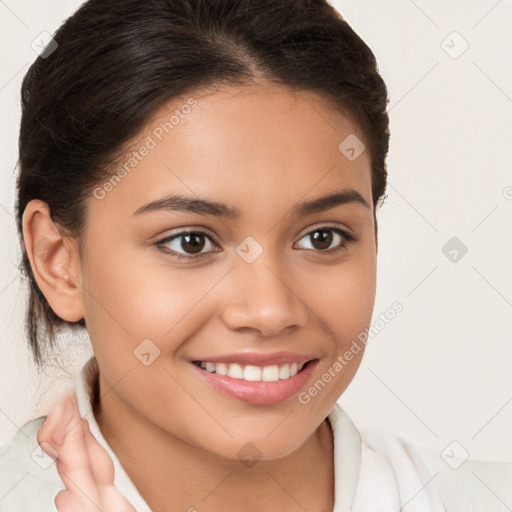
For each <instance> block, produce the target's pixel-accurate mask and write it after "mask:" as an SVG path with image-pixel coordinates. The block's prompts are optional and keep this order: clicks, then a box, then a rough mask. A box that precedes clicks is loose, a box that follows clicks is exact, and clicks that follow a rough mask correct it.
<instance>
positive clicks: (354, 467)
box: [75, 356, 361, 512]
mask: <svg viewBox="0 0 512 512" xmlns="http://www.w3.org/2000/svg"><path fill="white" fill-rule="evenodd" d="M97 375H98V365H97V361H96V358H95V357H94V356H93V357H92V358H91V359H89V361H87V363H85V365H84V366H83V368H82V370H81V372H80V373H79V374H78V376H77V378H76V382H75V391H76V394H77V399H78V408H79V410H80V415H81V416H82V417H83V418H86V419H87V421H88V422H89V426H90V429H91V432H92V434H93V435H94V437H95V438H96V439H97V440H98V442H99V443H100V444H101V445H102V446H103V447H104V448H105V450H106V451H107V453H108V454H109V455H110V458H111V459H112V461H113V463H114V469H115V477H114V485H115V486H116V487H117V489H118V490H119V492H120V493H121V494H123V496H125V497H126V498H127V499H128V501H130V503H131V504H132V505H133V506H134V507H135V509H136V510H137V512H149V511H150V508H149V506H148V505H147V503H146V502H145V501H144V499H143V498H142V496H141V495H140V494H139V492H138V491H137V488H136V487H135V485H134V484H133V482H132V481H131V480H130V477H129V476H128V475H127V473H126V471H125V470H124V468H123V467H122V466H121V463H120V462H119V459H118V458H117V456H116V454H115V453H114V452H113V450H112V448H111V447H110V446H109V444H108V443H107V441H106V440H105V438H104V437H103V434H102V433H101V431H100V428H99V426H98V423H97V422H96V419H95V417H94V414H93V411H92V404H91V402H92V393H93V391H94V390H93V387H94V384H95V382H96V379H97ZM327 419H328V420H329V422H330V424H331V429H332V432H333V437H334V498H335V499H334V508H333V512H349V511H350V510H351V508H352V503H353V500H354V496H355V493H356V488H357V484H358V480H359V468H360V459H361V438H360V436H359V432H358V431H357V429H356V427H355V426H354V424H353V423H352V421H351V420H350V418H349V417H348V415H347V414H346V413H345V411H344V410H343V409H342V408H341V407H340V406H339V404H337V403H336V404H334V407H333V408H332V409H331V412H330V413H329V415H328V416H327Z"/></svg>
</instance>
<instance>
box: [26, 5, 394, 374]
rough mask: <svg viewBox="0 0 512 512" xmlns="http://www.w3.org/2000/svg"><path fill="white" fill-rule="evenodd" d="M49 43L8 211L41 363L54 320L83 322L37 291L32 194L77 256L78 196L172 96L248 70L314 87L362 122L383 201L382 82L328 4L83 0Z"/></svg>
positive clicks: (82, 215)
mask: <svg viewBox="0 0 512 512" xmlns="http://www.w3.org/2000/svg"><path fill="white" fill-rule="evenodd" d="M53 38H54V40H55V41H56V43H57V47H56V48H55V49H54V50H53V51H50V50H51V47H50V46H49V47H48V49H47V52H46V53H43V54H42V55H41V56H39V57H38V58H37V59H36V60H35V62H34V63H33V64H32V66H31V67H30V69H29V70H28V72H27V74H26V75H25V77H24V79H23V84H22V88H21V100H22V119H21V128H20V136H19V176H18V180H17V199H16V216H17V228H18V234H19V238H20V244H21V248H22V261H21V270H22V273H23V274H25V275H26V277H27V278H28V280H29V285H30V296H29V304H28V309H27V319H26V320H27V321H26V329H27V335H28V341H29V344H30V347H31V349H32V352H33V355H34V360H35V362H36V363H37V364H38V365H42V364H43V363H44V355H45V350H46V348H50V347H52V346H53V344H54V337H55V329H56V328H57V327H65V326H66V324H67V325H68V326H78V325H80V326H83V327H85V322H84V320H83V319H82V320H80V321H78V322H66V321H64V320H63V319H61V318H60V317H58V316H57V315H56V314H55V313H54V311H53V310H52V309H51V307H50V305H49V304H48V302H47V300H46V298H45V297H44V295H43V293H42V292H41V290H40V289H39V287H38V285H37V283H36V281H35V279H34V274H33V271H32V269H31V265H30V261H29V259H28V256H27V252H26V248H25V244H24V240H23V233H22V216H23V212H24V210H25V208H26V206H27V204H28V203H29V201H31V200H32V199H40V200H42V201H44V202H45V203H47V204H48V207H49V210H50V214H51V218H52V220H53V221H54V222H55V223H56V224H57V225H58V226H59V229H62V231H63V232H65V233H66V234H68V235H69V236H72V237H74V238H76V239H77V241H78V245H79V248H80V251H82V249H83V246H82V245H81V243H80V242H81V238H82V235H83V232H84V229H85V228H84V226H85V225H86V214H87V212H86V209H85V199H86V198H87V197H89V196H90V195H91V192H92V190H93V189H94V188H95V187H96V186H97V185H98V184H99V183H101V182H102V181H103V180H104V179H105V178H106V177H108V176H111V174H109V173H111V170H112V168H113V164H114V163H115V161H116V160H117V159H118V157H119V155H120V154H121V151H122V149H123V145H124V144H126V143H127V142H128V141H130V140H131V139H132V138H133V137H135V136H136V135H137V133H138V132H139V131H140V130H141V129H142V128H143V127H144V125H145V123H147V122H148V119H149V118H150V116H151V115H152V114H154V113H155V112H156V111H157V110H158V109H159V108H160V107H162V106H163V105H164V104H165V103H167V102H168V101H171V100H173V99H175V98H178V97H182V96H184V95H186V94H190V93H192V92H193V91H199V90H201V88H207V87H208V88H209V87H215V86H217V85H222V84H243V83H245V82H248V81H250V80H253V79H254V78H255V77H262V78H265V79H268V80H271V81H272V82H274V83H276V84H281V85H284V86H288V87H290V88H292V89H295V90H307V91H313V92H315V93H317V94H319V95H321V96H323V97H324V98H327V99H329V100H331V101H332V102H333V105H335V107H336V109H337V110H339V112H340V113H342V114H345V115H348V116H349V118H350V119H351V120H352V121H353V122H355V123H356V124H357V126H359V127H360V128H361V130H362V133H363V134H364V136H365V144H366V146H367V148H368V150H369V154H370V157H371V172H372V176H371V178H372V200H373V206H374V213H375V208H376V206H377V204H378V202H379V200H381V199H382V198H383V197H384V193H385V188H386V182H387V171H386V165H385V158H386V155H387V152H388V144H389V126H388V125H389V119H388V115H387V111H386V108H387V103H388V97H387V89H386V86H385V84H384V82H383V80H382V78H381V77H380V75H379V73H378V68H377V64H376V61H375V57H374V55H373V53H372V51H371V50H370V49H369V47H368V46H367V45H366V44H365V43H364V42H363V41H362V39H361V38H360V37H359V36H358V35H357V34H356V33H355V32H354V31H353V30H352V28H351V27H350V26H349V25H348V23H347V22H346V21H345V20H344V19H343V18H342V16H341V15H340V14H339V13H338V11H336V10H335V9H334V8H333V7H332V6H331V5H329V4H328V3H327V2H326V1H325V0H257V1H255V0H144V1H140V0H89V1H87V2H86V3H84V4H83V5H82V6H81V7H80V8H79V9H78V10H77V11H76V13H75V14H74V15H73V16H71V17H70V18H68V19H67V20H66V21H65V22H64V23H63V24H62V26H61V27H60V28H59V29H58V30H57V31H56V32H55V34H53ZM54 46H55V45H54ZM340 142H341V141H340Z"/></svg>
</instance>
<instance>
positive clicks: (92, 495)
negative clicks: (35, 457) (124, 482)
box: [37, 391, 137, 512]
mask: <svg viewBox="0 0 512 512" xmlns="http://www.w3.org/2000/svg"><path fill="white" fill-rule="evenodd" d="M37 442H38V443H39V445H40V446H41V449H42V450H43V451H44V452H45V453H47V454H48V455H50V456H51V457H53V458H55V463H56V465H57V470H58V472H59V475H60V477H61V479H62V482H63V483H64V485H65V486H66V489H65V490H62V491H60V492H59V493H58V494H57V496H56V497H55V506H56V507H57V510H58V511H59V512H98V510H103V511H105V512H137V511H136V510H135V509H134V508H133V506H132V505H131V504H130V503H129V502H128V500H127V499H126V498H125V497H124V496H123V495H122V494H121V493H120V492H119V491H118V490H117V489H116V487H115V486H114V464H113V462H112V459H111V458H110V456H109V455H108V453H107V452H106V451H105V449H104V448H103V446H101V444H100V443H98V441H97V440H96V438H95V437H94V436H93V435H92V434H91V431H90V429H89V422H88V421H87V420H86V419H85V418H82V417H81V416H80V412H79V409H78V403H77V400H76V395H75V393H74V391H73V392H67V393H65V394H64V395H63V396H62V397H61V398H59V400H58V401H57V403H55V404H54V406H53V407H52V409H51V410H50V412H49V413H48V415H47V418H46V420H45V422H44V423H43V425H42V426H41V428H40V429H39V432H38V434H37Z"/></svg>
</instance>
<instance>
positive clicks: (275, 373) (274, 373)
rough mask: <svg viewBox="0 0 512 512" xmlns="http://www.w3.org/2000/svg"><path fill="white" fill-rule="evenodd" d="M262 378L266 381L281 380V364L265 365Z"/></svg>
mask: <svg viewBox="0 0 512 512" xmlns="http://www.w3.org/2000/svg"><path fill="white" fill-rule="evenodd" d="M283 366H284V365H283ZM261 380H262V381H264V382H275V381H277V380H279V366H277V364H274V365H273V366H264V367H263V370H261Z"/></svg>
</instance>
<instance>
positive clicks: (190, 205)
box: [132, 189, 370, 219]
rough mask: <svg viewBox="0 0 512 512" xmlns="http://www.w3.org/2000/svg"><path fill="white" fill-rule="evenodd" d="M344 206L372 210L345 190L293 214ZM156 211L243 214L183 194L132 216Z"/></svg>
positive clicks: (307, 203)
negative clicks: (358, 206)
mask: <svg viewBox="0 0 512 512" xmlns="http://www.w3.org/2000/svg"><path fill="white" fill-rule="evenodd" d="M342 204H359V205H362V206H364V207H365V208H370V206H369V205H368V203H367V202H366V200H365V199H364V198H363V197H362V196H361V194H360V193H359V192H357V190H354V189H343V190H340V191H338V192H335V193H333V194H330V195H326V196H322V197H318V198H316V199H310V200H308V201H303V202H301V203H299V204H297V205H295V206H294V208H293V209H292V211H291V214H292V215H294V216H306V215H310V214H312V213H317V212H321V211H325V210H329V209H331V208H335V207H336V206H339V205H342ZM155 211H170V212H188V213H196V214H198V215H212V216H215V217H223V218H226V219H238V218H240V216H241V212H240V210H239V209H238V208H234V207H231V206H228V205H226V204H224V203H219V202H217V201H210V200H208V199H196V198H192V197H186V196H183V195H181V194H170V195H167V196H165V197H163V198H161V199H157V200H155V201H151V202H150V203H147V204H145V205H143V206H141V207H140V208H138V209H137V211H135V212H134V213H133V214H132V217H133V216H135V215H141V214H143V213H149V212H155Z"/></svg>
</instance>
